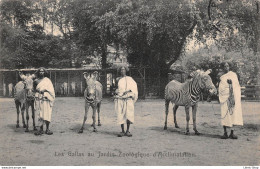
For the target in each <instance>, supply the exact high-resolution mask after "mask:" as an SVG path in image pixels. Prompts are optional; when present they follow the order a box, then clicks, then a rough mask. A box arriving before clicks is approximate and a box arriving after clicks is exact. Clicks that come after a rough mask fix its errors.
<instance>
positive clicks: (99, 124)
mask: <svg viewBox="0 0 260 169" xmlns="http://www.w3.org/2000/svg"><path fill="white" fill-rule="evenodd" d="M100 107H101V102H100V103H98V104H97V112H98V126H101V123H100Z"/></svg>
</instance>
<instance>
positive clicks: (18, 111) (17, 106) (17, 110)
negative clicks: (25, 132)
mask: <svg viewBox="0 0 260 169" xmlns="http://www.w3.org/2000/svg"><path fill="white" fill-rule="evenodd" d="M15 106H16V112H17V121H16V128H19V114H20V102H19V101H17V100H15Z"/></svg>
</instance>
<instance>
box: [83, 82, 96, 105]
mask: <svg viewBox="0 0 260 169" xmlns="http://www.w3.org/2000/svg"><path fill="white" fill-rule="evenodd" d="M94 91H95V94H94V99H93V100H89V99H88V96H86V97H85V100H86V102H87V103H89V104H93V103H94V102H95V101H96V98H97V94H96V92H97V87H96V83H95V85H94Z"/></svg>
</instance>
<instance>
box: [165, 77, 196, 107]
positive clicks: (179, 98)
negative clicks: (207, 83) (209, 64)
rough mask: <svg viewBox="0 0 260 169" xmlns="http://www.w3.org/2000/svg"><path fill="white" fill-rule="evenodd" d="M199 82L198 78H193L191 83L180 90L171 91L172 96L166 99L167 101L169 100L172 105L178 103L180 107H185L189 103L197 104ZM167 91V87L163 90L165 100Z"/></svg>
mask: <svg viewBox="0 0 260 169" xmlns="http://www.w3.org/2000/svg"><path fill="white" fill-rule="evenodd" d="M199 80H200V78H198V76H196V77H194V78H193V80H192V81H190V82H188V84H187V85H186V86H184V88H182V90H172V91H171V94H172V95H173V97H172V98H168V100H171V101H172V102H174V103H178V104H180V105H186V104H189V103H192V104H194V103H197V102H198V100H199V95H200V93H201V89H200V86H199ZM168 92H169V91H168V90H167V87H166V89H165V99H167V93H168Z"/></svg>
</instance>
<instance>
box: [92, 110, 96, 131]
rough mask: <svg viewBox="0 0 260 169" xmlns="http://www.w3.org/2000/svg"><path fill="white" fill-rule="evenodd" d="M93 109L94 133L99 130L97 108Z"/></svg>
mask: <svg viewBox="0 0 260 169" xmlns="http://www.w3.org/2000/svg"><path fill="white" fill-rule="evenodd" d="M92 109H93V115H92V119H93V128H94V129H93V131H94V132H97V129H96V112H97V107H96V106H93V107H92Z"/></svg>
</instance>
